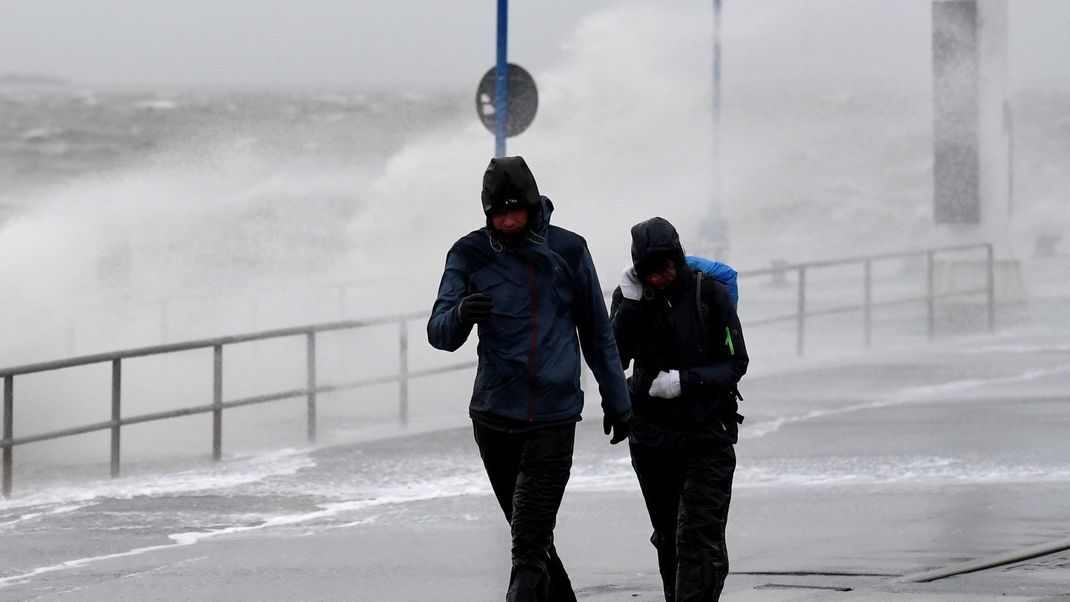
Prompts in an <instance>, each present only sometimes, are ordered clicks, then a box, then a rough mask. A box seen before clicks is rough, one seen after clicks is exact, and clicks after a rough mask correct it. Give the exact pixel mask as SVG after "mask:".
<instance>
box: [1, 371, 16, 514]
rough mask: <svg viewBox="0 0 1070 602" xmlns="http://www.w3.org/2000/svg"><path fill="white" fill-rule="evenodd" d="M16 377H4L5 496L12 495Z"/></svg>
mask: <svg viewBox="0 0 1070 602" xmlns="http://www.w3.org/2000/svg"><path fill="white" fill-rule="evenodd" d="M14 426H15V377H14V376H13V375H8V376H5V377H4V438H3V445H4V497H11V469H12V458H11V452H12V447H13V446H12V444H11V440H12V439H13V438H14V436H15V435H14V432H15V428H14Z"/></svg>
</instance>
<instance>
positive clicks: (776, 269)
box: [737, 242, 991, 276]
mask: <svg viewBox="0 0 1070 602" xmlns="http://www.w3.org/2000/svg"><path fill="white" fill-rule="evenodd" d="M990 246H991V243H987V242H979V243H969V244H961V245H948V246H945V247H930V248H924V249H917V250H912V251H894V252H887V253H876V254H874V255H856V256H853V257H842V258H838V259H826V260H821V261H801V262H796V263H784V264H783V265H778V266H773V267H769V268H760V269H755V270H739V271H738V272H737V273H738V275H740V276H763V275H767V274H778V273H780V272H790V271H792V270H797V269H799V268H800V267H802V268H827V267H833V266H838V265H848V264H852V263H860V262H865V261H880V260H884V259H898V258H900V257H912V256H914V255H925V254H927V253H951V252H954V251H968V250H972V249H982V248H985V247H990Z"/></svg>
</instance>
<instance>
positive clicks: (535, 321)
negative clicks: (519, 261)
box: [528, 263, 539, 422]
mask: <svg viewBox="0 0 1070 602" xmlns="http://www.w3.org/2000/svg"><path fill="white" fill-rule="evenodd" d="M528 282H529V283H530V284H531V305H532V317H531V354H530V356H529V359H528V361H529V363H528V379H529V381H530V383H531V396H530V399H529V401H528V422H534V421H535V390H536V387H535V349H536V347H537V346H538V342H539V290H538V288H536V284H537V283H536V281H535V266H534V265H533V264H531V263H528Z"/></svg>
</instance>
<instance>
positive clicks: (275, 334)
mask: <svg viewBox="0 0 1070 602" xmlns="http://www.w3.org/2000/svg"><path fill="white" fill-rule="evenodd" d="M426 317H427V314H426V313H424V312H411V313H407V314H400V315H393V316H386V317H381V318H373V319H368V320H353V321H343V322H331V323H328V324H316V325H310V326H299V327H294V328H282V329H276V330H266V331H261V332H254V333H249V334H241V335H235V336H226V337H218V338H213V339H201V340H196V341H187V342H182V343H171V344H167V345H157V346H153V347H141V348H137V349H127V350H123V351H115V352H110V353H99V354H94V355H86V356H81V357H75V358H70V359H65V360H59V361H51V362H42V363H37V364H29V365H25V366H17V367H14V368H6V369H2V370H0V377H2V378H3V379H4V419H3V438H2V439H0V447H2V448H3V495H4V497H9V496H10V495H11V486H12V472H13V452H14V448H15V446H17V445H24V444H27V443H33V442H37V441H45V440H49V439H58V438H61V437H70V436H74V435H80V434H83V433H90V432H94V431H104V430H110V431H111V476H112V477H117V476H119V468H120V449H121V429H122V427H124V426H129V425H131V424H138V423H142V422H150V421H155V420H166V419H169V418H177V417H179V416H190V415H194V414H203V413H208V412H211V413H212V458H213V459H214V460H219V459H221V457H222V449H223V410H227V409H231V408H237V407H241V406H248V405H255V404H261V403H267V402H270V401H279V400H284V399H295V398H304V399H305V400H306V410H307V422H306V434H307V437H308V440H309V441H315V438H316V395H317V394H322V393H330V392H335V391H343V390H348V389H355V388H358V387H363V386H368V385H374V384H383V383H389V382H397V383H398V420H399V421H400V422H401V423H402V424H405V423H406V422H407V421H408V411H409V407H408V401H409V400H408V397H409V391H408V382H409V379H412V378H419V377H423V376H431V375H434V374H443V373H447V372H452V371H455V370H462V369H466V368H471V367H473V366H475V362H471V361H470V362H465V363H460V364H451V365H447V366H442V367H437V368H431V369H425V370H410V369H409V357H408V356H409V354H408V349H409V342H408V338H409V335H408V322H409V320H413V319H416V318H426ZM391 323H396V324H397V325H398V344H399V353H398V372H397V374H391V375H387V376H380V377H375V378H369V379H364V380H358V381H353V382H343V383H336V384H331V385H323V384H319V383H318V382H317V379H316V335H317V334H319V333H323V332H331V331H340V330H352V329H357V328H364V327H369V326H379V325H384V324H391ZM299 336H303V337H305V338H306V340H307V345H306V358H305V360H306V370H307V386H306V388H304V389H297V390H289V391H281V392H278V393H271V394H267V395H257V396H253V397H245V398H241V399H232V400H224V399H223V349H224V347H226V346H228V345H234V344H238V343H248V342H252V341H263V340H267V339H279V338H285V337H299ZM208 348H211V349H212V350H213V360H214V361H213V386H212V403H210V404H202V405H195V406H189V407H185V408H180V409H176V410H171V411H166V412H154V413H149V414H140V415H136V416H123V413H122V401H123V399H122V364H123V361H124V360H127V359H131V358H137V357H146V356H152V355H163V354H170V353H177V352H182V351H191V350H197V349H208ZM103 363H111V420H108V421H105V422H98V423H94V424H87V425H83V426H78V427H73V428H67V429H62V430H57V431H51V432H47V433H40V434H35V435H28V436H24V437H15V434H14V409H15V377H16V376H24V375H27V374H34V373H39V372H48V371H52V370H62V369H64V368H73V367H76V366H86V365H90V364H103Z"/></svg>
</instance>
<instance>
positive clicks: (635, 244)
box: [632, 217, 684, 276]
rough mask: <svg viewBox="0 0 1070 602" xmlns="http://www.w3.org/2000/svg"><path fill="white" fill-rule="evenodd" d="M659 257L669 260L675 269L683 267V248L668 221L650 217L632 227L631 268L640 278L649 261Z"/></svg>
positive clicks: (678, 236) (647, 267)
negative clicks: (674, 264)
mask: <svg viewBox="0 0 1070 602" xmlns="http://www.w3.org/2000/svg"><path fill="white" fill-rule="evenodd" d="M660 257H667V258H671V259H672V260H673V261H674V262H675V263H676V265H677V269H681V266H683V265H684V247H683V245H681V244H680V235H679V234H677V232H676V228H674V227H673V225H672V224H671V223H669V220H667V219H665V218H663V217H652V218H650V219H648V220H646V221H644V222H639V223H638V224H636V225H634V226H632V266H633V267H634V268H635V271H636V272H637V273H638V274H639V275H640V276H642V275H643V273H644V271H645V270H648V269H649V267H650V264H651V260H652V259H655V260H657V259H658V258H660Z"/></svg>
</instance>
